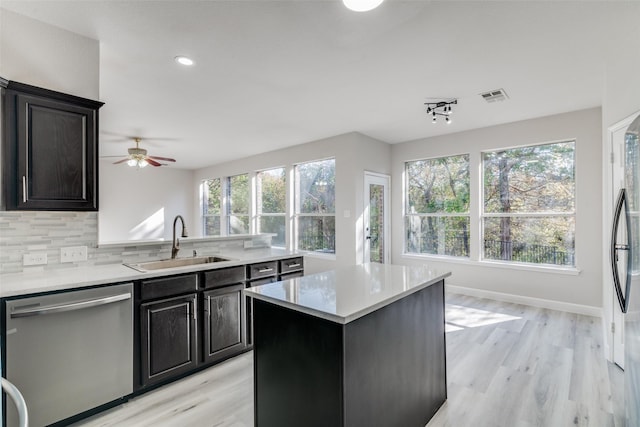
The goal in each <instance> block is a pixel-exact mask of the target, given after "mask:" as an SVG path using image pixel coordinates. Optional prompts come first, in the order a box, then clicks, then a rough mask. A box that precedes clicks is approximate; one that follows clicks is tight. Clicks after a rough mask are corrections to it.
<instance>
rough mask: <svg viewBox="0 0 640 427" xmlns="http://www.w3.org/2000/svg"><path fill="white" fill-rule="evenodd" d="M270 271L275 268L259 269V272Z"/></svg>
mask: <svg viewBox="0 0 640 427" xmlns="http://www.w3.org/2000/svg"><path fill="white" fill-rule="evenodd" d="M269 271H273V268H269V267H267V268H261V269H260V270H258V273H268V272H269Z"/></svg>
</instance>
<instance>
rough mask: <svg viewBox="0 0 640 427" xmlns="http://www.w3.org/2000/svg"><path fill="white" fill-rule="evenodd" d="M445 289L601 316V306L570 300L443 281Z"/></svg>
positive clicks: (479, 296)
mask: <svg viewBox="0 0 640 427" xmlns="http://www.w3.org/2000/svg"><path fill="white" fill-rule="evenodd" d="M445 290H446V291H447V292H451V293H453V294H461V295H469V296H472V297H478V298H487V299H492V300H496V301H503V302H511V303H515V304H524V305H529V306H532V307H540V308H548V309H550V310H558V311H566V312H568V313H575V314H583V315H585V316H594V317H600V318H601V317H602V308H600V307H592V306H589V305H581V304H573V303H570V302H561V301H553V300H548V299H542V298H533V297H527V296H523V295H513V294H505V293H502V292H494V291H486V290H484V289H476V288H466V287H464V286H456V285H450V284H447V283H446V282H445Z"/></svg>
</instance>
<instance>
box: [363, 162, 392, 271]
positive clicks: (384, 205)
mask: <svg viewBox="0 0 640 427" xmlns="http://www.w3.org/2000/svg"><path fill="white" fill-rule="evenodd" d="M390 181H391V178H390V177H389V176H388V175H382V174H378V173H373V172H365V174H364V221H363V223H364V244H363V248H364V262H379V263H382V264H388V263H389V262H390V259H391V257H390V252H389V248H390V245H391V240H390V239H389V188H390Z"/></svg>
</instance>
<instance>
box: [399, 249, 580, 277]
mask: <svg viewBox="0 0 640 427" xmlns="http://www.w3.org/2000/svg"><path fill="white" fill-rule="evenodd" d="M401 258H405V259H414V260H423V261H424V260H428V261H431V262H445V263H450V264H464V265H472V266H480V267H490V268H503V269H506V270H521V271H535V272H539V273H550V274H566V275H569V276H577V275H579V274H580V269H578V268H577V267H554V266H550V265H534V264H520V263H507V262H500V261H492V260H482V261H475V260H471V259H469V258H454V257H449V256H438V255H418V254H407V253H405V254H402V255H401Z"/></svg>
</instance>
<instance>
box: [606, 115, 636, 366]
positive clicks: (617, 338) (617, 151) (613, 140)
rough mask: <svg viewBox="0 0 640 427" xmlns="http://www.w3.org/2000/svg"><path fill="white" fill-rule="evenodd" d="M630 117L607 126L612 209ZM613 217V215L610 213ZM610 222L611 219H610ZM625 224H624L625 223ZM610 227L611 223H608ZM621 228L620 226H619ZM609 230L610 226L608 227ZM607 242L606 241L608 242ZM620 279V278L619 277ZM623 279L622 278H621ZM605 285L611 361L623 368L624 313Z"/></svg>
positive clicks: (620, 184) (621, 175)
mask: <svg viewBox="0 0 640 427" xmlns="http://www.w3.org/2000/svg"><path fill="white" fill-rule="evenodd" d="M631 121H632V120H631V118H629V119H626V120H623V121H622V122H620V123H617V124H616V125H614V126H612V127H611V128H609V139H610V148H611V160H612V161H611V193H610V197H609V199H610V200H605V203H608V205H609V209H611V210H612V211H613V207H614V203H615V202H616V198H617V197H618V192H619V191H620V189H621V188H623V187H624V135H625V132H626V130H627V127H628V126H629V124H631ZM611 218H613V215H611ZM610 222H611V221H610ZM625 226H626V224H625ZM609 227H611V223H610V224H609ZM621 228H622V227H621ZM609 230H611V228H609ZM608 243H609V242H607V244H608ZM604 256H605V257H607V259H608V258H609V253H608V252H606V253H605V254H604ZM619 270H620V271H626V266H621V267H620V268H619ZM607 273H608V276H609V277H611V267H609V268H608V271H607ZM607 273H605V277H607ZM621 279H622V278H621ZM622 280H624V279H622ZM605 286H608V287H609V290H610V291H611V292H610V295H611V298H610V304H611V307H612V308H611V313H612V320H613V325H612V328H611V331H610V333H611V346H612V349H611V351H612V355H613V362H614V363H615V364H616V365H618V366H620V367H621V368H623V369H624V315H623V313H622V310H621V309H620V304H619V303H618V297H617V295H616V293H615V291H613V280H612V279H610V280H609V281H608V283H605Z"/></svg>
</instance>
